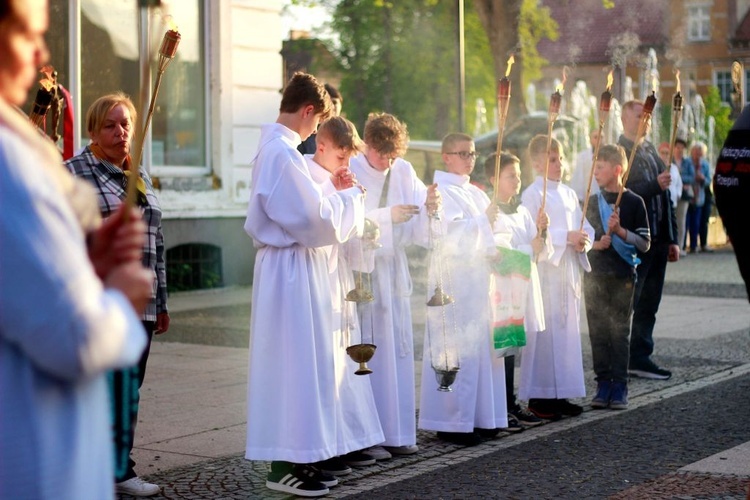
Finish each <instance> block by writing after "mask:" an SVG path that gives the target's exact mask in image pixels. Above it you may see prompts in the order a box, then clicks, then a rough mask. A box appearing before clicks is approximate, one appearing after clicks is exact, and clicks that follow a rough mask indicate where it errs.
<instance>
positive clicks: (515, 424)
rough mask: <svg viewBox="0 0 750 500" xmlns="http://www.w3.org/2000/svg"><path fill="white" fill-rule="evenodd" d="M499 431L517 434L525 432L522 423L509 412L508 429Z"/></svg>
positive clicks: (504, 428)
mask: <svg viewBox="0 0 750 500" xmlns="http://www.w3.org/2000/svg"><path fill="white" fill-rule="evenodd" d="M499 430H503V431H505V432H512V433H514V434H515V433H516V432H523V425H521V422H519V421H518V419H517V418H516V416H515V415H513V414H512V413H510V412H508V427H503V428H502V429H499Z"/></svg>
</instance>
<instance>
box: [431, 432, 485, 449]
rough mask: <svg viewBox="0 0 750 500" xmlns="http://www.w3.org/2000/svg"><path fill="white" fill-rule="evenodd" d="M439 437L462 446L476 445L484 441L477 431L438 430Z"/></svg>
mask: <svg viewBox="0 0 750 500" xmlns="http://www.w3.org/2000/svg"><path fill="white" fill-rule="evenodd" d="M437 437H439V438H440V439H442V440H443V441H448V442H449V443H453V444H458V445H461V446H476V445H478V444H479V443H481V442H482V438H481V437H479V434H477V433H476V432H443V431H438V433H437Z"/></svg>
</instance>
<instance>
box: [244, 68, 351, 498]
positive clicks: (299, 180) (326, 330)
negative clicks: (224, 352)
mask: <svg viewBox="0 0 750 500" xmlns="http://www.w3.org/2000/svg"><path fill="white" fill-rule="evenodd" d="M330 112H331V101H330V99H329V98H328V94H327V93H326V91H325V89H324V88H323V85H321V84H320V83H318V81H317V80H316V79H315V78H314V77H313V76H311V75H307V74H304V73H295V75H294V76H293V77H292V79H291V80H290V81H289V83H288V84H287V86H286V88H285V89H284V93H283V96H282V99H281V107H280V113H279V117H278V119H277V120H276V123H272V124H266V125H264V126H263V127H262V129H261V136H260V143H259V146H258V152H257V153H256V156H255V158H254V160H253V165H254V167H253V179H252V187H251V194H250V202H249V206H248V212H247V220H246V222H245V231H247V233H248V234H249V235H250V236H252V238H253V241H254V244H255V246H256V248H257V249H258V252H257V256H256V259H255V270H254V277H253V299H252V311H253V314H252V316H251V323H250V360H249V373H248V411H247V445H246V450H245V457H246V458H248V459H250V460H271V461H272V463H271V471H270V472H269V474H268V477H267V481H266V486H267V487H269V488H270V489H273V490H277V491H283V492H286V493H291V494H295V495H300V496H322V495H325V494H327V493H328V491H329V490H328V487H330V486H334V485H336V484H337V483H338V481H337V479H336V478H335V477H334V476H330V475H327V474H323V473H321V472H320V471H319V470H318V469H317V468H315V467H313V466H311V465H309V464H312V463H315V462H319V461H321V460H326V459H328V458H331V457H333V456H334V455H336V452H337V449H336V448H337V443H336V419H335V414H336V413H335V412H336V383H335V369H334V367H335V365H334V360H333V335H332V332H333V325H332V324H331V321H332V317H331V316H332V315H331V310H332V304H331V287H330V284H329V280H328V265H327V260H328V258H327V254H326V252H325V250H324V249H322V248H320V247H324V246H327V245H332V244H335V243H339V242H341V241H344V240H346V239H347V238H348V237H349V235H348V234H341V232H340V228H341V221H342V220H346V219H352V218H355V217H357V216H356V214H357V212H358V211H361V210H363V197H364V193H363V191H362V190H360V189H359V188H357V187H354V179H353V176H352V175H351V173H350V172H349V171H348V170H347V169H345V168H343V169H340V170H339V171H337V172H336V174H335V178H336V182H337V188H341V189H340V190H339V191H337V192H335V193H333V194H331V195H329V196H325V195H324V194H323V192H322V191H321V189H320V186H319V185H318V183H316V182H315V181H314V180H313V179H312V178H311V177H310V172H309V170H308V168H307V165H306V164H305V159H304V158H303V157H302V155H301V154H300V153H299V152H298V151H297V149H296V147H297V146H298V145H299V143H300V142H301V140H302V139H305V138H307V137H308V136H309V135H310V134H312V133H314V132H315V130H316V129H317V128H318V123H319V121H320V120H321V119H325V118H326V117H328V115H329V114H330Z"/></svg>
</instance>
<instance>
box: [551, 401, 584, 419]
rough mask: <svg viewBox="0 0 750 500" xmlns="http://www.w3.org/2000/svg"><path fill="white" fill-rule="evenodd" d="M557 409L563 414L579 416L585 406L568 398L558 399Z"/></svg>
mask: <svg viewBox="0 0 750 500" xmlns="http://www.w3.org/2000/svg"><path fill="white" fill-rule="evenodd" d="M556 401H557V411H558V412H560V413H561V414H562V415H567V416H569V417H577V416H578V415H580V414H581V413H583V406H578V405H574V404H573V403H571V402H570V401H568V400H567V399H557V400H556Z"/></svg>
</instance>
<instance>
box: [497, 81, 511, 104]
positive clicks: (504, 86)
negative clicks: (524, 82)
mask: <svg viewBox="0 0 750 500" xmlns="http://www.w3.org/2000/svg"><path fill="white" fill-rule="evenodd" d="M497 98H498V100H500V101H507V100H508V99H510V80H508V77H506V76H504V77H502V78H501V79H500V81H499V82H498V84H497Z"/></svg>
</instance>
